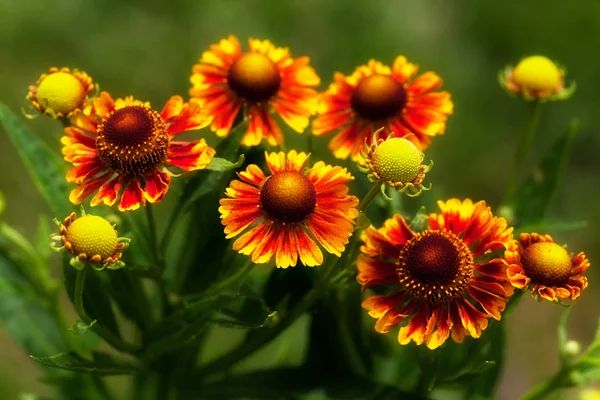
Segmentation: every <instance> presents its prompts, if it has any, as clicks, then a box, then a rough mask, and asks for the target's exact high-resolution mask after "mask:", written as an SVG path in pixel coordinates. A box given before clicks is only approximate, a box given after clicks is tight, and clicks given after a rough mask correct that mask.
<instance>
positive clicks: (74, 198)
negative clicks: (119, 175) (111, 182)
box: [69, 172, 112, 204]
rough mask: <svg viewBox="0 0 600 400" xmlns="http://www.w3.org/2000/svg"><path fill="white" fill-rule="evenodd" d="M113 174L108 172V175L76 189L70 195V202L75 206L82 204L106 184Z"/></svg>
mask: <svg viewBox="0 0 600 400" xmlns="http://www.w3.org/2000/svg"><path fill="white" fill-rule="evenodd" d="M111 175H112V174H111V173H110V172H107V173H106V174H104V175H102V176H100V177H98V178H96V179H93V180H91V181H89V182H86V183H84V184H82V185H80V186H77V187H76V188H75V189H73V190H71V193H70V194H69V201H70V202H71V203H73V204H81V202H82V201H83V200H84V199H85V198H86V197H88V196H89V195H90V194H92V193H93V192H95V191H96V190H98V188H99V187H100V186H102V184H103V183H104V182H106V181H107V180H108V179H109V178H110V176H111Z"/></svg>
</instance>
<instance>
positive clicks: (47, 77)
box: [27, 67, 95, 118]
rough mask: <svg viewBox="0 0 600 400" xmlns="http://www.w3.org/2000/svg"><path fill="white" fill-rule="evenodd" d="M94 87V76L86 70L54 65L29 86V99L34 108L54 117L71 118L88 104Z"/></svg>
mask: <svg viewBox="0 0 600 400" xmlns="http://www.w3.org/2000/svg"><path fill="white" fill-rule="evenodd" d="M94 88H95V85H94V82H93V81H92V78H90V77H89V76H88V74H86V73H85V72H83V71H79V70H76V69H75V70H72V71H71V69H69V68H67V67H64V68H61V69H58V68H56V67H52V68H50V69H49V70H48V73H46V74H42V75H41V76H40V78H39V79H38V81H37V82H36V84H35V85H31V86H29V93H27V99H28V100H29V101H30V102H31V105H32V106H33V108H35V109H36V110H37V111H39V112H41V113H43V114H46V115H49V116H51V117H52V118H70V117H71V116H73V114H75V113H76V112H77V111H80V110H81V109H83V108H84V107H85V106H86V103H87V97H88V95H89V94H90V93H91V92H92V91H93V90H94Z"/></svg>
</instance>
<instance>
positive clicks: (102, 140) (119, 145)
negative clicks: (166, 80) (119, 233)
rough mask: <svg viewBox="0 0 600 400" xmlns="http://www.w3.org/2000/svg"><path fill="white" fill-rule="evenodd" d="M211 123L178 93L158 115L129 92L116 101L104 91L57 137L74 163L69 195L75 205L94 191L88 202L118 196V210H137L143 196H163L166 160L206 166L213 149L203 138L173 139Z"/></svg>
mask: <svg viewBox="0 0 600 400" xmlns="http://www.w3.org/2000/svg"><path fill="white" fill-rule="evenodd" d="M209 122H210V121H209V120H207V119H206V117H204V116H203V114H201V112H200V106H199V105H198V104H197V103H194V102H190V103H184V102H183V99H182V98H181V97H179V96H173V97H171V98H170V99H169V101H168V102H167V104H166V105H165V107H164V108H163V110H162V111H161V113H160V114H159V113H158V112H156V111H154V110H153V109H152V108H150V105H149V103H142V102H140V101H138V100H134V99H133V98H132V97H128V98H126V99H124V100H123V99H117V100H116V101H114V100H113V99H112V97H111V96H110V95H109V94H108V93H106V92H102V93H101V94H100V96H99V97H97V98H95V99H94V100H93V105H92V106H89V107H87V108H86V109H85V110H84V112H81V113H79V114H77V115H76V117H75V120H74V122H73V124H74V126H70V127H67V128H65V136H63V137H62V139H61V142H62V144H63V145H64V146H63V149H62V152H63V155H64V157H65V160H66V161H68V162H70V163H72V164H73V168H72V169H71V170H70V171H69V172H68V173H67V181H68V182H73V183H76V184H77V185H78V186H77V187H76V188H75V189H73V191H71V195H70V196H69V200H70V201H71V202H72V203H73V204H79V203H81V202H82V201H83V200H84V199H85V198H86V197H88V196H89V195H90V194H92V193H93V192H95V191H98V193H96V195H95V196H94V197H93V198H92V201H91V205H92V207H93V206H97V205H98V204H102V203H104V204H106V205H107V206H113V205H114V204H115V203H116V202H117V201H119V204H118V208H119V210H121V211H125V210H135V209H137V208H139V207H140V205H146V200H147V201H149V202H150V203H156V202H159V201H161V200H162V198H163V197H164V195H165V194H166V193H167V191H168V190H169V185H170V183H171V176H170V172H169V171H168V170H167V169H166V168H165V166H166V165H170V166H174V167H178V168H180V169H183V170H184V171H194V170H198V169H204V168H206V166H207V165H208V163H209V162H210V160H211V159H212V157H213V156H214V154H215V150H214V149H212V148H211V147H209V146H208V145H207V144H206V142H205V141H204V139H200V140H198V141H195V142H179V141H174V140H172V138H173V137H174V136H175V135H177V134H179V133H181V132H184V131H189V130H192V129H199V128H202V127H204V126H207V125H208V123H209ZM121 191H122V193H121Z"/></svg>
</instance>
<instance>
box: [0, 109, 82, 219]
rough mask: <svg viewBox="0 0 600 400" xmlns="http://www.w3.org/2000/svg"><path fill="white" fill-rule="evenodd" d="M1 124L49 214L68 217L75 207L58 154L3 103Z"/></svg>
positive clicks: (0, 110) (63, 164)
mask: <svg viewBox="0 0 600 400" xmlns="http://www.w3.org/2000/svg"><path fill="white" fill-rule="evenodd" d="M0 123H1V124H2V126H3V127H4V131H5V132H6V134H7V136H8V137H9V138H10V140H11V142H12V143H13V145H14V147H15V149H16V150H17V152H18V154H19V156H20V157H21V160H22V161H23V164H25V167H26V168H27V171H28V172H29V175H30V176H31V179H32V180H33V182H34V184H35V186H36V188H37V190H38V192H39V193H40V195H41V196H42V197H43V198H44V200H45V201H46V203H47V204H48V207H50V210H52V213H53V214H54V215H55V216H56V217H57V218H64V217H66V216H67V215H69V214H70V213H71V212H72V211H74V207H73V205H72V204H71V203H70V202H69V190H70V189H69V187H68V185H67V181H66V180H65V173H66V167H67V166H66V164H65V163H64V161H63V160H62V157H61V155H60V152H59V151H58V150H56V151H53V150H52V149H50V148H49V147H48V146H47V145H46V144H45V143H44V142H43V141H42V140H40V138H38V137H37V136H36V135H34V134H33V133H32V132H31V131H30V130H29V129H28V128H27V127H26V126H25V124H24V123H23V121H22V120H21V118H19V117H18V116H17V115H16V114H14V113H13V112H12V111H11V110H10V109H9V108H8V107H7V106H6V105H5V104H3V103H0ZM57 147H58V143H57Z"/></svg>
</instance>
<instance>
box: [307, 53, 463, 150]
mask: <svg viewBox="0 0 600 400" xmlns="http://www.w3.org/2000/svg"><path fill="white" fill-rule="evenodd" d="M417 69H418V67H417V66H416V65H414V64H411V63H409V62H408V61H407V60H406V57H404V56H398V57H397V58H396V60H395V61H394V65H393V66H392V68H390V67H388V66H386V65H383V64H381V63H380V62H378V61H375V60H371V61H369V63H368V65H363V66H360V67H358V68H356V70H355V71H354V72H353V73H352V75H350V76H344V75H342V74H341V73H339V72H338V73H336V74H335V75H334V83H332V84H331V85H330V86H329V89H327V90H326V91H325V92H324V93H323V94H322V95H321V99H320V104H319V108H318V113H319V114H320V115H319V116H318V117H317V118H316V119H315V120H314V121H313V123H312V130H313V133H314V134H315V135H317V136H322V135H327V134H330V133H332V132H335V131H337V130H338V129H341V130H340V132H339V133H338V134H337V135H336V137H334V138H333V139H332V140H331V141H330V142H329V148H330V149H331V150H332V151H333V154H334V155H335V156H336V157H337V158H348V156H352V159H353V160H357V159H359V157H360V154H359V151H360V147H361V146H362V145H363V143H364V141H365V139H369V140H370V139H371V136H372V135H373V133H374V132H375V131H377V130H378V129H379V128H385V130H384V131H382V132H381V136H380V137H387V136H388V134H389V133H390V132H393V133H394V135H395V136H396V137H404V136H406V138H407V139H409V140H410V141H412V142H413V143H414V144H415V145H416V146H417V147H418V148H419V149H420V150H423V149H425V148H427V147H428V146H429V143H430V141H431V140H430V137H431V136H435V135H441V134H443V133H444V131H445V128H446V119H447V117H448V115H449V114H452V110H453V104H452V101H451V100H450V94H449V93H448V92H436V90H438V89H439V88H440V87H441V86H442V79H441V78H440V77H439V76H437V75H436V74H435V73H433V72H425V73H424V74H422V75H419V76H417V77H416V78H414V76H415V74H416V73H417ZM413 78H414V79H413ZM410 133H413V134H414V135H410V136H407V135H409V134H410ZM368 144H369V145H370V144H371V143H368Z"/></svg>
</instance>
